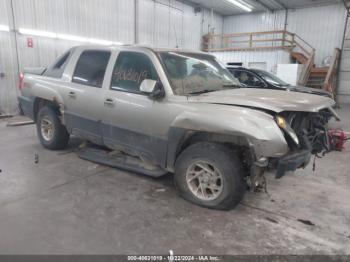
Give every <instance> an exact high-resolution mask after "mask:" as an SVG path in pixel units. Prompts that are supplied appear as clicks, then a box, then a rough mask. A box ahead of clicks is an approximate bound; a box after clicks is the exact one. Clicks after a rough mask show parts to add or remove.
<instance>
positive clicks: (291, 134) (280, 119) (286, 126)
mask: <svg viewBox="0 0 350 262" xmlns="http://www.w3.org/2000/svg"><path fill="white" fill-rule="evenodd" d="M275 120H276V123H277V125H278V126H279V127H280V128H281V129H282V130H283V131H284V132H285V133H286V134H287V135H288V136H289V137H290V138H291V139H292V140H293V142H294V143H295V144H296V145H299V139H298V136H297V134H296V133H295V132H294V130H293V129H292V128H291V126H290V125H289V124H288V123H287V121H286V120H285V119H284V118H283V117H282V116H276V118H275Z"/></svg>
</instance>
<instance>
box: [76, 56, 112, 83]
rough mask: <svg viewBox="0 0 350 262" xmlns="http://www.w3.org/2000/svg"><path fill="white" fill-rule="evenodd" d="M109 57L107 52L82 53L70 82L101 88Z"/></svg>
mask: <svg viewBox="0 0 350 262" xmlns="http://www.w3.org/2000/svg"><path fill="white" fill-rule="evenodd" d="M110 55H111V54H110V52H108V51H84V52H83V53H82V54H81V55H80V58H79V60H78V62H77V65H76V67H75V71H74V75H73V79H72V82H75V83H79V84H82V85H89V86H94V87H102V83H103V78H104V76H105V72H106V68H107V64H108V61H109V57H110Z"/></svg>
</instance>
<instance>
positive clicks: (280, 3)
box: [273, 0, 288, 10]
mask: <svg viewBox="0 0 350 262" xmlns="http://www.w3.org/2000/svg"><path fill="white" fill-rule="evenodd" d="M273 1H274V2H275V3H277V4H278V5H279V6H281V7H282V8H283V9H285V10H287V9H288V6H286V5H285V4H283V3H282V2H281V1H280V0H273Z"/></svg>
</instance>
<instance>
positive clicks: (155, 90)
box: [140, 79, 165, 99]
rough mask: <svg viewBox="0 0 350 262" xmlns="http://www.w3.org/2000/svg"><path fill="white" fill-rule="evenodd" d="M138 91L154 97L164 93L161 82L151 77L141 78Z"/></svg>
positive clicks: (159, 96)
mask: <svg viewBox="0 0 350 262" xmlns="http://www.w3.org/2000/svg"><path fill="white" fill-rule="evenodd" d="M140 91H141V92H143V93H146V94H148V95H149V97H151V98H155V99H156V98H161V97H163V96H164V95H165V93H164V89H163V87H162V84H161V83H160V82H158V81H155V80H152V79H145V80H143V81H142V82H141V85H140Z"/></svg>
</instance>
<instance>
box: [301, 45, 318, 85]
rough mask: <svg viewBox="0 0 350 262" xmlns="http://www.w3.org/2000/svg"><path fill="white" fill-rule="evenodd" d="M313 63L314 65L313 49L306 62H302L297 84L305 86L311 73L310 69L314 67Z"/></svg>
mask: <svg viewBox="0 0 350 262" xmlns="http://www.w3.org/2000/svg"><path fill="white" fill-rule="evenodd" d="M314 65H315V51H312V53H311V54H310V56H309V58H308V60H307V62H306V64H304V68H303V70H302V71H301V73H300V76H299V81H298V84H299V85H302V86H306V84H307V82H308V80H309V78H310V75H311V70H312V68H314Z"/></svg>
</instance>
